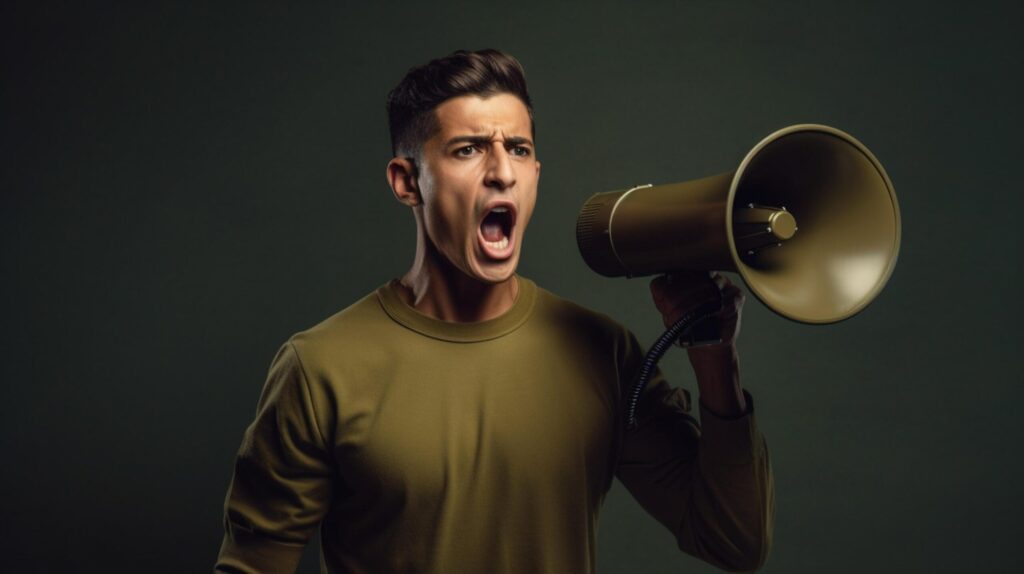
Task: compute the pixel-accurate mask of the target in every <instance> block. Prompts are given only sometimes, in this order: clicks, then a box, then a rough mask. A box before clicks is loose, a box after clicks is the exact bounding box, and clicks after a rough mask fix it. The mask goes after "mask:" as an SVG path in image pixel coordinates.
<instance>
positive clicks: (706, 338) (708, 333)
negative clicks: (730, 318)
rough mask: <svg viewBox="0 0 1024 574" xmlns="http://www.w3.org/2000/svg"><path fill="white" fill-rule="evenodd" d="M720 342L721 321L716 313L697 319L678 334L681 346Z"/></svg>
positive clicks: (697, 345) (698, 345) (699, 345)
mask: <svg viewBox="0 0 1024 574" xmlns="http://www.w3.org/2000/svg"><path fill="white" fill-rule="evenodd" d="M721 342H722V321H721V319H719V318H718V316H717V315H711V316H710V317H706V318H704V319H703V320H699V321H697V323H695V324H694V325H693V326H692V327H690V329H689V330H687V331H685V332H683V334H682V335H680V336H679V345H680V346H682V347H701V346H703V345H714V344H716V343H721Z"/></svg>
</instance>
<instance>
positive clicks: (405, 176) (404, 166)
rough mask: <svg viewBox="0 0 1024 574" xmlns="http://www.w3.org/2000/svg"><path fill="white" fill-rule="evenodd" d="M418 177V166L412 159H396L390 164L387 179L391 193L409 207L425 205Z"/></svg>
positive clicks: (392, 159)
mask: <svg viewBox="0 0 1024 574" xmlns="http://www.w3.org/2000/svg"><path fill="white" fill-rule="evenodd" d="M416 176H417V173H416V164H414V163H413V162H412V160H411V159H409V158H405V157H395V158H391V161H389V162H388V171H387V178H388V185H390V186H391V192H392V193H394V194H395V199H397V200H398V201H400V202H402V203H404V204H405V205H408V206H409V207H413V206H416V205H420V204H421V203H423V198H422V197H421V196H420V190H419V186H418V185H417V184H416Z"/></svg>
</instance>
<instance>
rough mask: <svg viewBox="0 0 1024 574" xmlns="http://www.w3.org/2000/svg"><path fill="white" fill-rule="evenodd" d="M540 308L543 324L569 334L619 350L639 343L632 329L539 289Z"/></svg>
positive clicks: (538, 304) (538, 305)
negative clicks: (550, 325) (631, 342)
mask: <svg viewBox="0 0 1024 574" xmlns="http://www.w3.org/2000/svg"><path fill="white" fill-rule="evenodd" d="M536 305H537V311H538V313H537V315H538V318H539V319H540V320H542V321H549V322H551V323H552V324H554V325H557V327H556V328H558V329H560V330H565V331H568V332H569V333H567V334H574V335H583V336H585V337H586V338H587V339H590V340H593V341H600V342H603V343H605V344H610V345H613V346H614V347H616V348H623V347H625V346H628V345H629V344H630V341H635V340H636V338H635V337H634V336H633V334H632V333H631V332H630V331H629V329H627V328H626V327H625V326H624V325H622V324H621V323H619V322H618V321H617V320H615V319H613V318H612V317H610V316H608V315H606V314H604V313H601V312H599V311H595V310H593V309H589V308H587V307H584V306H583V305H580V304H578V303H575V302H573V301H570V300H568V299H565V298H564V297H561V296H559V295H556V294H555V293H552V292H551V291H548V290H547V289H544V288H542V287H539V286H538V287H537V303H536Z"/></svg>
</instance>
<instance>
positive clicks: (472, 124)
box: [434, 93, 530, 141]
mask: <svg viewBox="0 0 1024 574" xmlns="http://www.w3.org/2000/svg"><path fill="white" fill-rule="evenodd" d="M434 113H435V114H436V116H437V123H438V127H439V130H438V131H439V132H440V133H439V134H438V135H440V136H441V138H442V141H444V140H446V139H448V138H450V137H452V136H456V135H465V134H474V135H490V134H500V135H504V136H516V137H523V138H529V137H530V112H529V111H528V110H527V109H526V104H524V103H523V101H522V100H520V99H519V98H518V97H516V96H514V95H512V94H506V93H502V94H495V95H493V96H490V97H487V98H482V97H480V96H477V95H466V96H458V97H455V98H452V99H450V100H446V101H445V102H443V103H442V104H441V105H439V106H437V108H436V109H435V110H434Z"/></svg>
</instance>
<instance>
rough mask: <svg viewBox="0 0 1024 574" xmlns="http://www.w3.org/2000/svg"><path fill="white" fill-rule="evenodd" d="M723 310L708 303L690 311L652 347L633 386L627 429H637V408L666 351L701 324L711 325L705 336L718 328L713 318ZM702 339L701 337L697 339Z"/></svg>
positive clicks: (716, 303) (718, 305)
mask: <svg viewBox="0 0 1024 574" xmlns="http://www.w3.org/2000/svg"><path fill="white" fill-rule="evenodd" d="M721 309H722V304H721V302H720V301H719V302H715V303H707V304H704V305H701V306H700V307H698V308H696V309H694V310H693V311H690V312H689V313H687V314H686V315H683V317H682V318H681V319H679V320H678V321H676V322H675V324H674V325H672V326H671V327H669V328H668V330H667V331H665V332H664V333H662V335H661V336H660V337H658V340H657V341H655V342H654V344H653V345H651V348H650V350H648V351H647V354H646V355H645V356H644V361H643V363H641V364H640V372H639V374H638V376H637V379H636V383H634V384H633V390H632V391H630V394H629V403H628V404H627V407H628V410H627V411H626V428H628V429H630V430H632V429H635V428H636V427H637V423H636V408H637V405H638V404H639V403H640V395H642V394H643V392H644V387H646V386H647V382H648V381H650V380H651V376H653V375H654V368H655V367H656V366H657V365H658V361H660V360H661V357H662V356H664V355H665V351H667V350H668V349H669V347H671V346H672V344H673V343H675V342H676V340H677V339H679V336H680V335H682V334H685V335H687V336H689V335H690V333H689V332H688V330H689V329H690V328H691V327H693V326H695V325H700V324H701V323H708V322H709V321H711V324H710V325H708V326H705V327H704V328H702V333H704V334H705V335H706V334H707V333H708V332H709V331H708V329H709V328H710V326H714V327H716V328H717V326H718V325H717V323H718V319H717V317H712V315H715V314H716V313H718V312H719V311H720V310H721ZM718 333H719V331H716V332H715V336H716V337H717V336H718ZM695 338H696V339H700V337H695ZM710 342H711V341H710V340H706V341H704V342H703V343H704V344H708V343H710Z"/></svg>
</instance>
